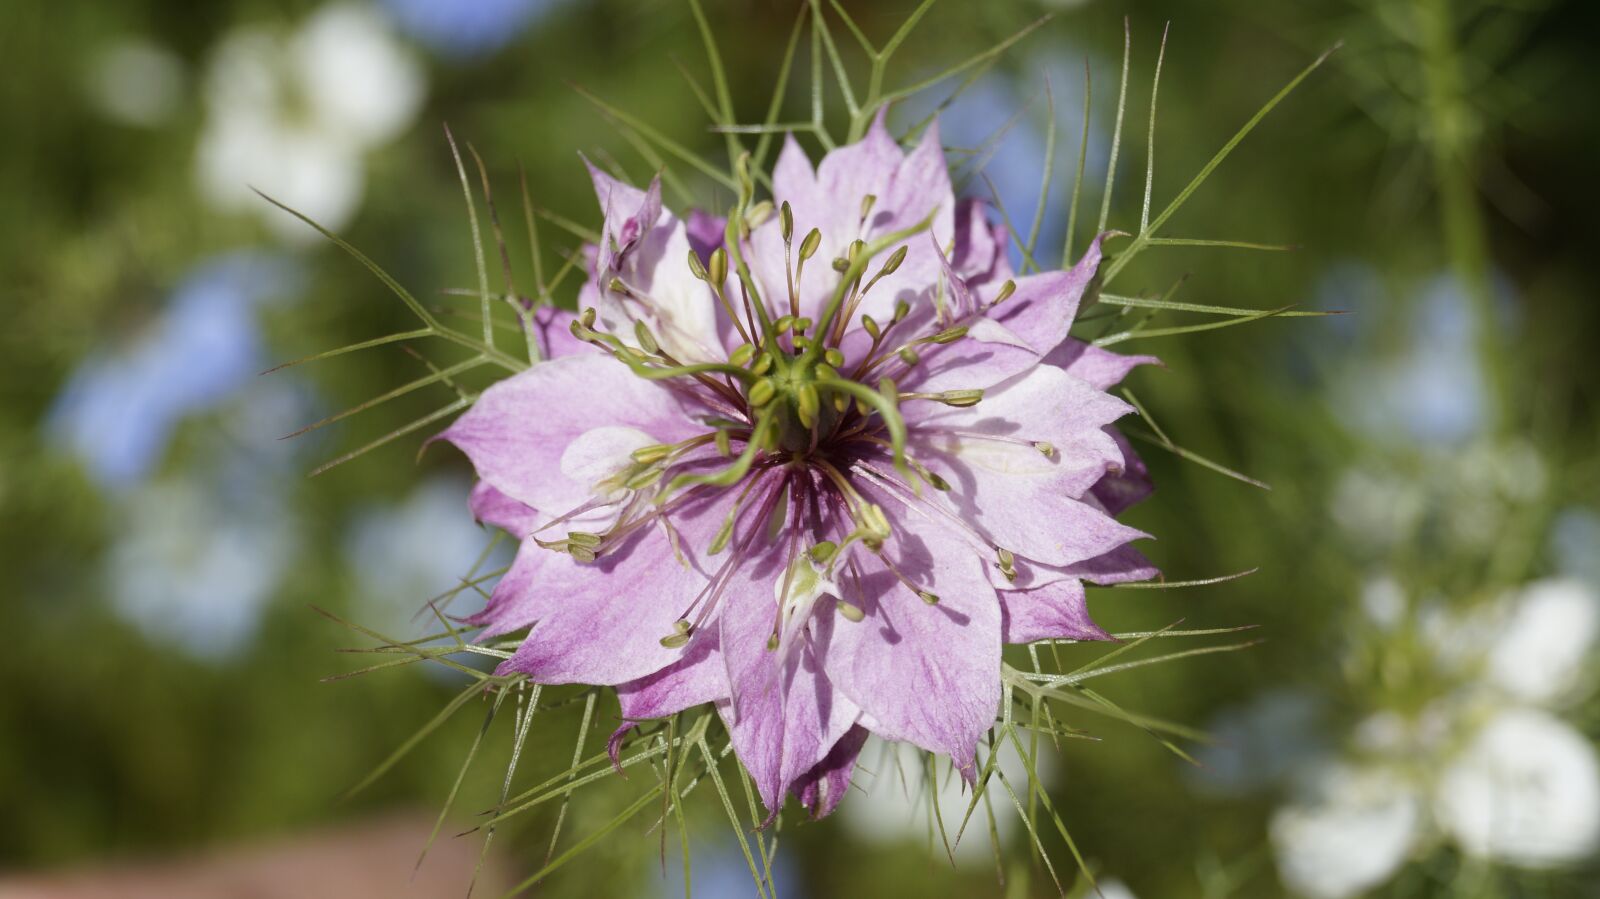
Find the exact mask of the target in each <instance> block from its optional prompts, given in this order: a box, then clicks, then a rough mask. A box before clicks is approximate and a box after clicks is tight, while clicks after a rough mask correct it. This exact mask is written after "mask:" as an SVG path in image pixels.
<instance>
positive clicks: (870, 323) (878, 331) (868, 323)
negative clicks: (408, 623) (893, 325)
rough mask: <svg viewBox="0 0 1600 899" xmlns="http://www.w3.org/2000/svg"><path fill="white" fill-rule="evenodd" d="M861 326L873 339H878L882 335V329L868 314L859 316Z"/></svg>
mask: <svg viewBox="0 0 1600 899" xmlns="http://www.w3.org/2000/svg"><path fill="white" fill-rule="evenodd" d="M861 327H862V328H863V329H864V330H865V331H866V332H867V335H868V336H870V337H871V338H872V339H873V340H878V339H880V338H882V337H883V329H882V328H880V327H878V322H877V320H876V319H874V318H873V317H872V316H870V315H863V316H861Z"/></svg>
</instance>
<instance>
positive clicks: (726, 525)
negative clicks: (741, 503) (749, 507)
mask: <svg viewBox="0 0 1600 899" xmlns="http://www.w3.org/2000/svg"><path fill="white" fill-rule="evenodd" d="M738 511H739V509H738V507H737V506H735V507H734V510H733V512H729V513H728V517H727V518H726V519H724V520H723V522H722V527H720V528H717V534H716V536H715V537H712V538H711V546H709V547H708V548H707V549H706V552H707V553H708V554H709V555H713V556H714V555H716V554H717V553H719V552H722V551H723V550H724V549H727V548H728V541H729V540H732V539H733V516H734V513H736V512H738Z"/></svg>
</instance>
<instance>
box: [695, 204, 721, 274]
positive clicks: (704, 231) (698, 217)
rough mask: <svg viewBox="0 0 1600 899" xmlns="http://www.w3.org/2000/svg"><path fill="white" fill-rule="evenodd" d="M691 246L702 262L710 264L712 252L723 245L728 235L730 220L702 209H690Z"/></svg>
mask: <svg viewBox="0 0 1600 899" xmlns="http://www.w3.org/2000/svg"><path fill="white" fill-rule="evenodd" d="M687 228H688V236H689V246H690V248H691V249H693V250H694V253H695V255H696V256H699V257H700V262H701V263H702V264H706V265H709V264H710V262H711V254H712V253H713V252H716V249H717V248H718V247H720V246H722V241H723V239H724V238H725V237H726V236H727V230H728V220H727V219H725V218H722V217H721V216H716V215H711V214H710V213H707V212H705V211H704V210H700V209H691V210H689V221H688V223H687Z"/></svg>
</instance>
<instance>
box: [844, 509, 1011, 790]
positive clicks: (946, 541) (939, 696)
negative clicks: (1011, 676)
mask: <svg viewBox="0 0 1600 899" xmlns="http://www.w3.org/2000/svg"><path fill="white" fill-rule="evenodd" d="M863 495H865V496H867V498H868V499H869V500H871V501H874V502H878V503H879V504H880V505H881V506H882V507H883V508H884V510H885V512H886V513H887V514H888V515H889V518H890V522H891V525H892V527H893V529H894V534H893V537H892V538H891V539H889V540H888V541H886V542H885V543H884V546H883V556H882V559H887V560H888V561H889V562H890V563H892V564H893V565H894V566H895V567H896V568H898V569H899V572H900V573H901V574H902V575H903V576H905V577H906V578H907V579H908V580H909V581H911V582H912V583H914V584H915V585H917V588H918V589H920V590H925V591H928V592H931V593H933V594H936V595H937V596H938V597H939V602H938V603H937V604H936V605H930V604H928V603H927V602H925V601H924V600H923V599H922V598H921V597H919V596H918V594H917V593H916V592H913V590H911V589H909V588H907V587H906V586H904V585H903V584H902V583H901V582H900V581H899V580H898V579H897V578H896V576H895V575H894V573H893V572H892V571H891V570H890V569H889V568H888V567H886V565H885V564H884V562H883V561H882V559H880V557H879V556H878V555H875V554H873V553H870V552H864V551H862V552H853V553H852V556H851V558H852V560H853V561H854V563H855V565H856V569H857V570H858V571H859V574H860V577H859V578H857V577H855V576H854V572H849V573H844V574H841V577H842V578H843V582H842V583H841V587H842V588H843V589H844V591H845V593H846V597H845V599H846V600H847V601H848V602H851V603H852V604H855V605H857V606H858V607H859V608H860V609H861V610H862V611H863V612H864V613H865V616H866V617H865V618H864V619H863V620H861V621H854V622H852V621H849V620H846V619H844V618H843V617H841V616H839V615H837V614H834V615H829V614H821V615H819V616H818V618H817V620H816V622H815V629H814V632H815V635H816V637H817V639H818V643H819V645H820V646H822V647H824V648H822V649H821V650H820V652H821V654H822V656H823V659H824V664H825V665H826V666H827V670H828V676H829V677H830V678H831V679H832V680H833V682H834V683H835V684H836V685H837V686H838V688H839V689H840V691H842V692H843V693H844V694H845V695H846V696H848V697H850V699H851V700H853V701H854V702H855V703H856V704H857V705H859V706H860V707H861V709H862V712H863V713H864V714H865V715H868V716H870V717H871V718H872V720H873V721H874V722H875V724H874V727H873V729H874V731H875V732H876V733H877V734H878V735H879V736H881V737H883V738H884V739H888V740H903V741H906V742H909V743H914V744H916V745H917V746H920V747H922V748H923V749H927V750H929V751H932V752H938V753H943V754H945V755H948V756H950V757H951V758H952V759H953V760H954V761H955V763H956V766H957V767H958V768H959V769H960V770H961V771H962V773H963V775H964V776H966V777H967V778H968V779H969V780H970V779H971V778H972V777H973V775H974V773H975V767H974V760H975V751H976V747H977V742H978V738H979V737H980V736H981V735H982V734H983V733H985V732H986V731H988V729H989V728H990V726H992V725H993V724H994V720H995V715H996V713H997V712H998V710H999V702H1000V603H999V601H998V600H997V599H996V597H995V592H994V589H993V588H992V587H991V586H990V585H989V582H988V578H987V576H986V575H985V573H984V570H983V569H984V566H983V562H982V561H980V559H979V557H978V556H977V555H976V554H975V553H974V551H973V550H972V549H971V548H970V547H969V546H968V545H967V544H966V543H965V542H964V541H963V540H962V539H961V538H959V537H957V536H955V535H954V534H952V533H950V532H948V531H946V530H944V529H943V528H940V527H935V526H931V525H929V524H928V523H926V522H925V521H923V520H922V519H920V518H919V517H917V516H915V515H911V514H906V513H905V512H904V511H903V509H901V507H899V505H898V504H897V503H895V501H894V500H892V499H890V498H889V497H887V496H884V495H882V494H881V493H878V492H877V491H876V490H874V489H873V488H871V487H864V488H863Z"/></svg>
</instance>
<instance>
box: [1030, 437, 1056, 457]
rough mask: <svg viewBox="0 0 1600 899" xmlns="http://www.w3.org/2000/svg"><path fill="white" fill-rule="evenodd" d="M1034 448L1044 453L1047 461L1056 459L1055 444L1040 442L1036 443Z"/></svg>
mask: <svg viewBox="0 0 1600 899" xmlns="http://www.w3.org/2000/svg"><path fill="white" fill-rule="evenodd" d="M1033 448H1034V449H1036V450H1038V451H1039V452H1041V453H1043V454H1044V457H1045V458H1046V459H1054V458H1055V457H1056V445H1055V444H1054V443H1050V442H1048V441H1044V440H1039V441H1035V442H1034V444H1033Z"/></svg>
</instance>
